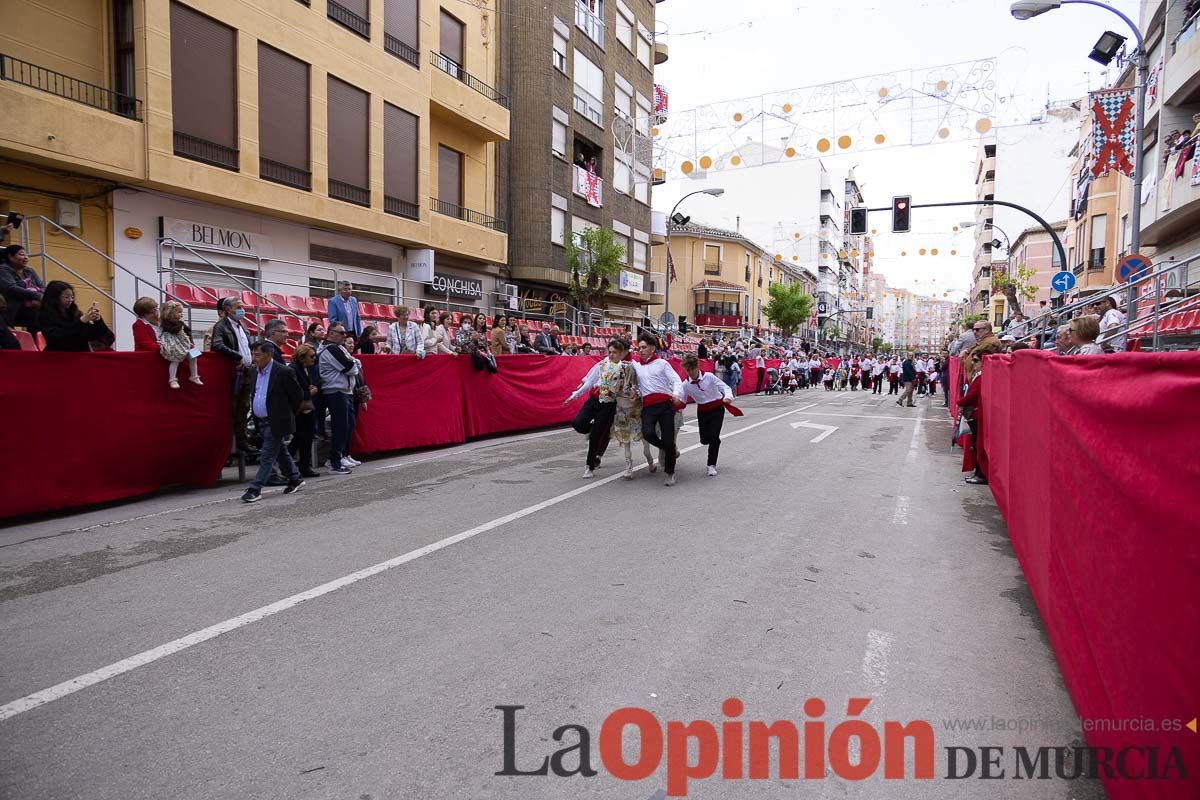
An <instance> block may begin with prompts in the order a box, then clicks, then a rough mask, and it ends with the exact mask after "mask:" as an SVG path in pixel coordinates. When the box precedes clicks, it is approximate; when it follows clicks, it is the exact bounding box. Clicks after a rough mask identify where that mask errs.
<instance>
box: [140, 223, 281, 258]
mask: <svg viewBox="0 0 1200 800" xmlns="http://www.w3.org/2000/svg"><path fill="white" fill-rule="evenodd" d="M159 227H160V230H161V233H162V237H163V238H164V239H174V240H175V241H177V242H179V243H180V244H183V245H187V246H188V247H195V248H197V249H202V248H203V249H213V248H216V249H218V250H230V251H232V252H235V253H240V254H242V255H247V256H263V257H269V256H270V255H271V239H270V237H269V236H266V235H264V234H261V233H251V232H250V231H241V230H237V229H236V228H225V227H222V226H220V225H209V224H207V223H204V222H195V221H193V220H190V219H176V218H174V217H159Z"/></svg>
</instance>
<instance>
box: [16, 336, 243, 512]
mask: <svg viewBox="0 0 1200 800" xmlns="http://www.w3.org/2000/svg"><path fill="white" fill-rule="evenodd" d="M187 370H188V367H187V366H182V367H180V372H181V375H180V378H181V379H184V378H186V376H187V375H189V374H190V373H188V372H187ZM0 376H2V377H0V408H3V409H4V413H5V417H6V419H7V424H6V426H5V427H6V431H5V435H4V443H5V447H4V454H5V460H6V461H7V462H8V464H9V469H8V470H7V471H6V474H5V476H4V479H3V480H2V481H0V518H5V517H15V516H20V515H24V514H35V513H38V512H43V511H51V510H54V509H59V508H71V507H74V506H85V505H91V504H94V503H105V502H108V501H111V500H119V499H121V498H125V497H132V496H135V495H139V494H145V493H147V492H152V491H154V490H155V489H159V488H161V487H163V486H167V485H170V484H175V483H183V484H195V485H201V486H204V485H209V484H212V483H213V482H215V481H216V480H217V479H218V478H219V477H220V476H221V467H222V465H223V464H224V463H225V457H226V456H227V455H229V448H230V445H231V444H232V441H233V423H232V414H231V413H230V396H231V390H230V386H231V382H232V378H233V370H232V369H231V367H230V364H229V362H228V361H227V360H226V359H224V358H222V357H220V356H217V355H212V354H209V353H205V354H204V355H202V356H201V357H200V377H201V378H203V380H204V385H203V386H196V385H194V384H192V383H189V382H188V381H187V380H186V379H184V380H181V383H182V384H183V388H181V389H171V388H169V387H168V386H167V362H166V361H164V360H163V359H162V358H160V357H159V355H158V353H145V352H144V353H42V352H35V351H5V352H4V354H3V355H2V356H0Z"/></svg>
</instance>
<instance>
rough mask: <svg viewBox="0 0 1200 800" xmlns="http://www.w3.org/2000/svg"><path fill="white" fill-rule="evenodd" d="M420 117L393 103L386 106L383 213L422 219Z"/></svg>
mask: <svg viewBox="0 0 1200 800" xmlns="http://www.w3.org/2000/svg"><path fill="white" fill-rule="evenodd" d="M418 122H419V120H418V119H417V115H416V114H410V113H409V112H407V111H405V110H404V109H402V108H397V107H396V106H394V105H392V104H391V103H384V104H383V210H384V211H386V212H387V213H389V214H396V215H397V216H401V217H408V218H409V219H420V218H421V214H420V206H418V205H417V161H418V159H417V145H418V142H417V139H418V133H417V128H418Z"/></svg>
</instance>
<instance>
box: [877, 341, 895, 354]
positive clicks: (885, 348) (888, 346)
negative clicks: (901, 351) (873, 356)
mask: <svg viewBox="0 0 1200 800" xmlns="http://www.w3.org/2000/svg"><path fill="white" fill-rule="evenodd" d="M879 352H881V353H883V354H885V355H886V354H888V353H890V352H892V343H891V342H884V343H883V344H882V345H880V347H879Z"/></svg>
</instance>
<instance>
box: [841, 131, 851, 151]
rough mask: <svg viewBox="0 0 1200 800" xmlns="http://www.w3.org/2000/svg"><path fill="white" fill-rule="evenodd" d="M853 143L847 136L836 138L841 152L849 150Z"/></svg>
mask: <svg viewBox="0 0 1200 800" xmlns="http://www.w3.org/2000/svg"><path fill="white" fill-rule="evenodd" d="M853 143H854V140H853V139H851V138H850V137H849V136H844V135H843V136H839V137H838V147H840V148H842V149H843V150H849V149H850V145H851V144H853Z"/></svg>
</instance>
